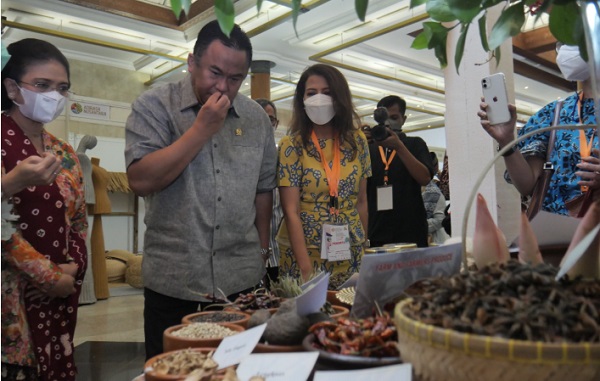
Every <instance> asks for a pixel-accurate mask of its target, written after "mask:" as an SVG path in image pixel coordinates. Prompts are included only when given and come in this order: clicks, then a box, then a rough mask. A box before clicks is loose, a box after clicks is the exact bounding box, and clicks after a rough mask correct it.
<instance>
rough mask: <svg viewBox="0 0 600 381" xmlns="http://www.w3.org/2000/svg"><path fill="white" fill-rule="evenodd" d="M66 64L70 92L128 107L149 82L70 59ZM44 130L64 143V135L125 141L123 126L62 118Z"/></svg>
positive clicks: (123, 71) (142, 77)
mask: <svg viewBox="0 0 600 381" xmlns="http://www.w3.org/2000/svg"><path fill="white" fill-rule="evenodd" d="M69 63H70V65H71V90H72V91H73V92H74V93H75V94H76V95H77V96H83V97H89V98H96V99H103V100H108V101H113V102H124V103H127V104H131V103H132V102H133V101H134V100H135V99H136V98H137V97H138V96H139V95H140V94H141V93H143V92H144V91H146V90H147V89H148V88H149V87H147V86H145V85H144V83H145V82H146V81H148V80H150V75H149V74H143V73H139V72H135V71H133V70H126V69H119V68H115V67H111V66H106V65H100V64H93V63H89V62H84V61H77V60H73V59H69ZM46 129H48V131H50V132H51V133H53V134H54V135H56V136H58V137H60V138H62V139H64V140H68V133H74V134H81V135H94V136H104V137H110V138H122V139H124V138H125V128H124V126H114V125H102V124H98V123H87V122H82V121H75V120H68V121H66V120H65V117H59V118H58V119H57V120H55V121H54V122H52V123H50V124H48V125H46ZM75 148H76V147H75Z"/></svg>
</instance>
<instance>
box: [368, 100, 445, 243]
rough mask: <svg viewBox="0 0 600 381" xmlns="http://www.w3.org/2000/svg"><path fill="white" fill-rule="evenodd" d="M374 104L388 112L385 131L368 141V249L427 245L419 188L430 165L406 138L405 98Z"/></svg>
mask: <svg viewBox="0 0 600 381" xmlns="http://www.w3.org/2000/svg"><path fill="white" fill-rule="evenodd" d="M377 107H378V108H379V107H385V108H386V109H387V113H388V120H387V121H386V125H387V126H389V127H388V135H387V137H386V138H385V139H384V140H381V141H377V140H374V139H371V138H372V134H371V131H370V130H369V129H368V128H366V129H365V128H363V131H364V133H365V136H366V137H367V139H369V153H370V157H371V163H372V165H373V176H371V177H370V178H369V180H368V182H367V199H368V204H369V240H370V245H371V246H372V247H375V246H383V245H385V244H391V243H416V244H417V246H418V247H427V246H428V243H427V235H428V226H427V213H426V211H425V206H424V204H423V196H422V194H421V187H422V186H426V185H427V184H429V182H430V181H431V179H432V178H433V175H434V174H435V171H436V170H435V169H434V167H433V164H432V162H431V157H430V155H429V148H428V147H427V143H425V141H424V140H423V139H421V138H420V137H418V136H406V134H405V133H404V132H402V126H403V125H404V122H405V121H406V118H407V116H406V101H405V100H404V99H402V98H400V97H399V96H397V95H388V96H386V97H383V98H382V99H380V100H379V102H378V103H377Z"/></svg>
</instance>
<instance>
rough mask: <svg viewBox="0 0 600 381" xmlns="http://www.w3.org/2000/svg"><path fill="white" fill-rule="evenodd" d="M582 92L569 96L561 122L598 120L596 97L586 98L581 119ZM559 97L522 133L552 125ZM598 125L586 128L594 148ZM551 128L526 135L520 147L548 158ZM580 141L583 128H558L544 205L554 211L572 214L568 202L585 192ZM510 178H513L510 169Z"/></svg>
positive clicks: (567, 123)
mask: <svg viewBox="0 0 600 381" xmlns="http://www.w3.org/2000/svg"><path fill="white" fill-rule="evenodd" d="M578 99H579V94H577V93H575V94H573V95H570V96H569V97H567V98H565V100H564V103H563V106H562V109H561V111H560V118H559V124H562V125H576V124H596V116H595V115H594V102H593V99H591V98H588V99H584V100H583V101H582V104H581V120H580V119H579V111H578V107H579V103H578ZM555 109H556V101H555V102H552V103H549V104H548V105H546V106H544V107H543V108H542V109H541V110H539V111H538V112H537V113H536V114H535V115H533V116H532V117H531V118H530V119H529V121H528V122H527V124H526V125H525V126H524V127H523V128H522V129H521V130H520V131H519V136H523V135H524V134H526V133H528V132H531V131H535V130H538V129H540V128H543V127H548V126H551V125H552V122H553V120H554V112H555ZM594 131H595V130H594V128H588V129H586V130H585V135H586V139H587V141H588V142H589V141H590V139H592V138H593V139H594V140H593V148H598V137H597V136H595V134H594ZM549 140H550V132H542V133H540V134H535V135H533V136H531V137H529V138H526V139H525V140H524V141H522V142H521V143H520V144H519V146H518V147H519V150H520V151H521V153H522V154H523V156H525V157H528V156H536V157H539V158H542V159H543V160H546V153H547V152H548V142H549ZM580 152H581V151H580V144H579V130H557V131H556V140H555V143H554V150H553V151H552V155H551V158H550V160H551V162H552V164H553V165H554V174H553V175H552V177H551V179H550V185H549V186H548V193H547V194H546V197H545V198H544V201H543V203H542V209H543V210H546V211H548V212H551V213H556V214H562V215H568V214H569V212H568V210H567V208H566V206H565V205H566V203H567V202H568V201H570V200H573V199H575V198H577V197H579V196H581V195H582V191H581V187H580V186H579V184H578V182H579V181H580V180H581V178H580V177H579V176H577V175H576V174H575V172H577V171H578V170H579V169H578V168H577V164H578V163H580V162H581V153H580ZM506 177H507V180H508V181H510V178H509V177H508V173H507V172H506Z"/></svg>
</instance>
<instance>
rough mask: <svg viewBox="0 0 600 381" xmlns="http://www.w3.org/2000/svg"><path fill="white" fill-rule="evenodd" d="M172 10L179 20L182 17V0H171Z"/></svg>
mask: <svg viewBox="0 0 600 381" xmlns="http://www.w3.org/2000/svg"><path fill="white" fill-rule="evenodd" d="M171 10H173V13H175V17H177V18H179V16H181V11H182V7H181V0H171Z"/></svg>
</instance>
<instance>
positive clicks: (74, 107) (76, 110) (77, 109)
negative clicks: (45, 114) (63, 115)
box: [71, 102, 83, 114]
mask: <svg viewBox="0 0 600 381" xmlns="http://www.w3.org/2000/svg"><path fill="white" fill-rule="evenodd" d="M82 111H83V106H81V103H77V102H73V103H72V104H71V112H72V113H73V114H81V112H82Z"/></svg>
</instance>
